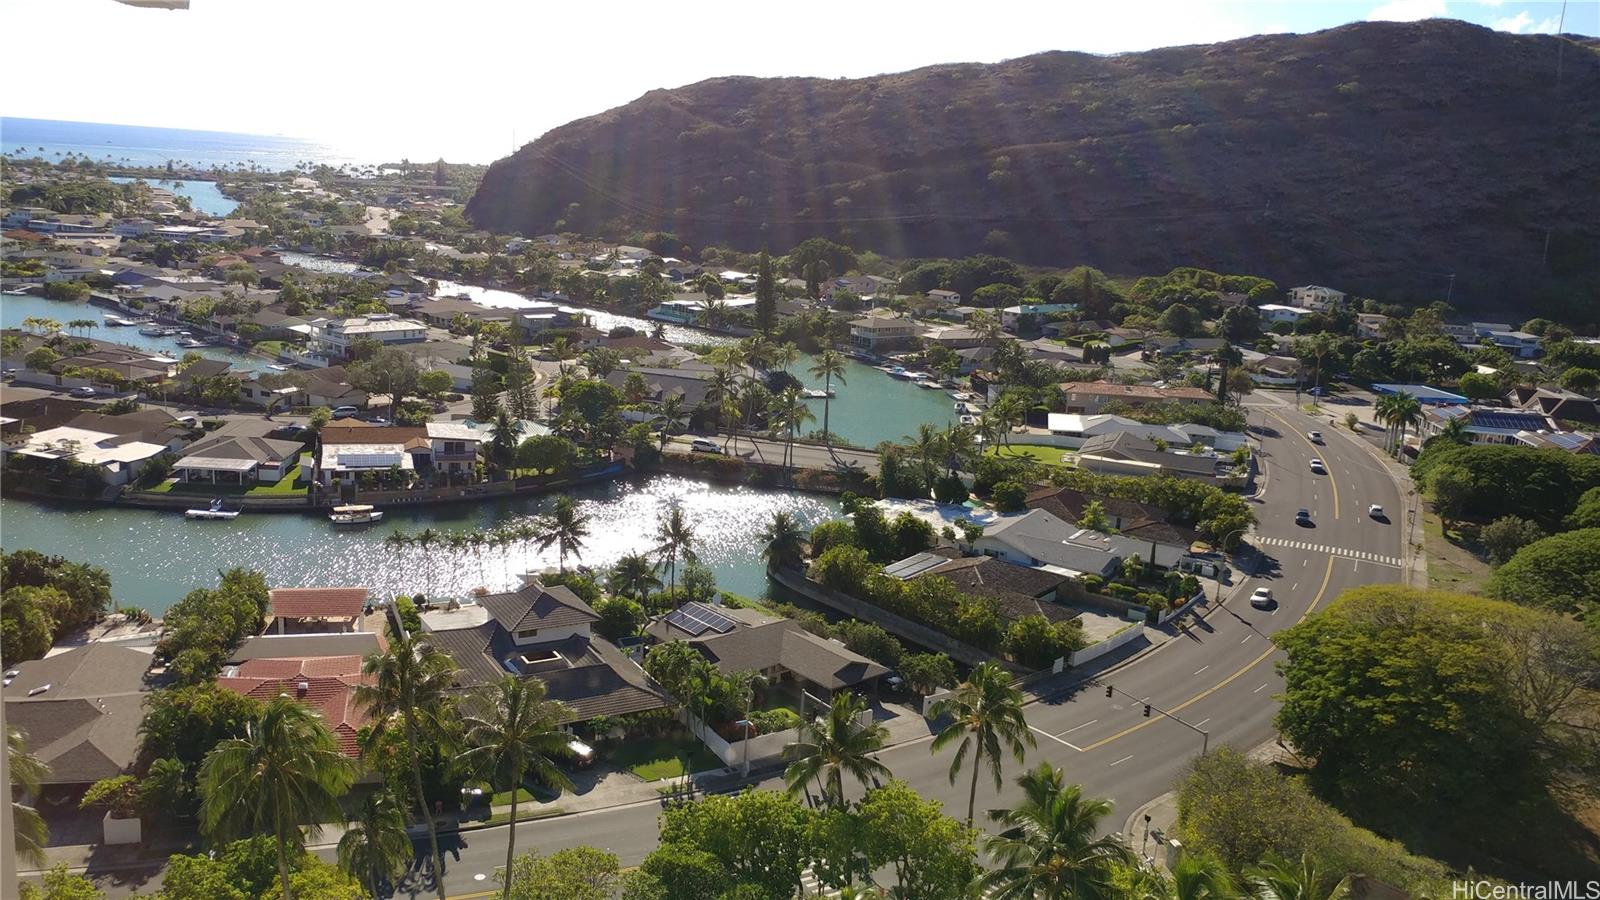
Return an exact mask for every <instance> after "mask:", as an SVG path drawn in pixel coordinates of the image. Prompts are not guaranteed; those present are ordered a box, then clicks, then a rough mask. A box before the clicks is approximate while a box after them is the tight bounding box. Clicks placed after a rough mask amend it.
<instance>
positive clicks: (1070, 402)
mask: <svg viewBox="0 0 1600 900" xmlns="http://www.w3.org/2000/svg"><path fill="white" fill-rule="evenodd" d="M1060 387H1061V393H1062V394H1064V395H1066V402H1067V408H1066V412H1069V413H1080V414H1084V415H1094V414H1096V413H1098V412H1100V410H1101V408H1102V407H1104V406H1105V405H1106V404H1108V403H1124V404H1127V405H1128V406H1143V405H1144V404H1146V403H1188V404H1193V405H1198V406H1204V405H1205V404H1208V403H1213V402H1215V401H1216V398H1215V397H1213V396H1211V393H1210V392H1209V391H1206V390H1204V389H1202V388H1197V387H1190V386H1189V385H1180V386H1178V387H1166V388H1161V387H1156V386H1155V385H1153V384H1114V383H1112V382H1109V381H1069V382H1066V383H1065V384H1062V385H1061V386H1060Z"/></svg>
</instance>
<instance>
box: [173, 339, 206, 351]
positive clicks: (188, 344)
mask: <svg viewBox="0 0 1600 900" xmlns="http://www.w3.org/2000/svg"><path fill="white" fill-rule="evenodd" d="M205 345H206V342H205V341H200V340H196V339H194V338H192V337H186V338H182V339H180V340H179V341H178V346H179V347H182V348H184V349H185V350H194V349H197V348H200V347H204V346H205Z"/></svg>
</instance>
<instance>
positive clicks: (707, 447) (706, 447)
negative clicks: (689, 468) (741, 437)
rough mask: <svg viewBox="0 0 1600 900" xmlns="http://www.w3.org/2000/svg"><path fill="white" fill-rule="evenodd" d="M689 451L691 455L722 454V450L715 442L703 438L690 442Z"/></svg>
mask: <svg viewBox="0 0 1600 900" xmlns="http://www.w3.org/2000/svg"><path fill="white" fill-rule="evenodd" d="M689 450H690V452H692V453H719V454H720V453H721V452H722V448H721V447H718V446H717V442H716V441H711V440H707V439H705V438H695V439H694V440H692V441H690V442H689Z"/></svg>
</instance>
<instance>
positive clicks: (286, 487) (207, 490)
mask: <svg viewBox="0 0 1600 900" xmlns="http://www.w3.org/2000/svg"><path fill="white" fill-rule="evenodd" d="M299 478H300V467H299V466H295V467H294V468H292V469H290V470H289V473H288V474H287V475H284V476H283V477H282V478H280V479H278V481H277V482H275V483H273V484H256V485H251V486H249V487H242V486H240V485H233V484H205V483H203V482H197V481H191V482H182V481H178V480H177V479H175V478H169V479H167V480H166V481H163V482H162V483H160V484H158V485H156V486H155V487H152V488H146V489H145V490H146V491H147V492H148V493H151V494H193V495H195V496H203V497H265V496H278V497H287V496H293V495H295V494H299V493H301V492H302V491H304V490H305V489H304V488H302V487H298V486H296V485H295V481H297V480H298V479H299Z"/></svg>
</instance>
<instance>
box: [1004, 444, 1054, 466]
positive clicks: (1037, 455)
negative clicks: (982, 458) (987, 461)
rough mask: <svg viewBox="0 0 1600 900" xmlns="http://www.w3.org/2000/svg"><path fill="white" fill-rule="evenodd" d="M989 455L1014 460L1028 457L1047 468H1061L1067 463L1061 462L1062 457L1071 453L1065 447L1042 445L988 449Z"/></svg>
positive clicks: (1014, 445) (1015, 445) (1018, 445)
mask: <svg viewBox="0 0 1600 900" xmlns="http://www.w3.org/2000/svg"><path fill="white" fill-rule="evenodd" d="M989 454H990V455H991V456H1004V457H1014V458H1021V457H1028V458H1029V459H1032V460H1034V461H1035V462H1040V463H1044V464H1045V465H1047V466H1063V465H1067V463H1065V462H1063V461H1062V457H1064V456H1071V455H1072V451H1071V450H1069V449H1067V448H1066V447H1046V446H1045V445H1043V444H1012V445H1011V446H1009V447H993V448H990V450H989Z"/></svg>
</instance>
